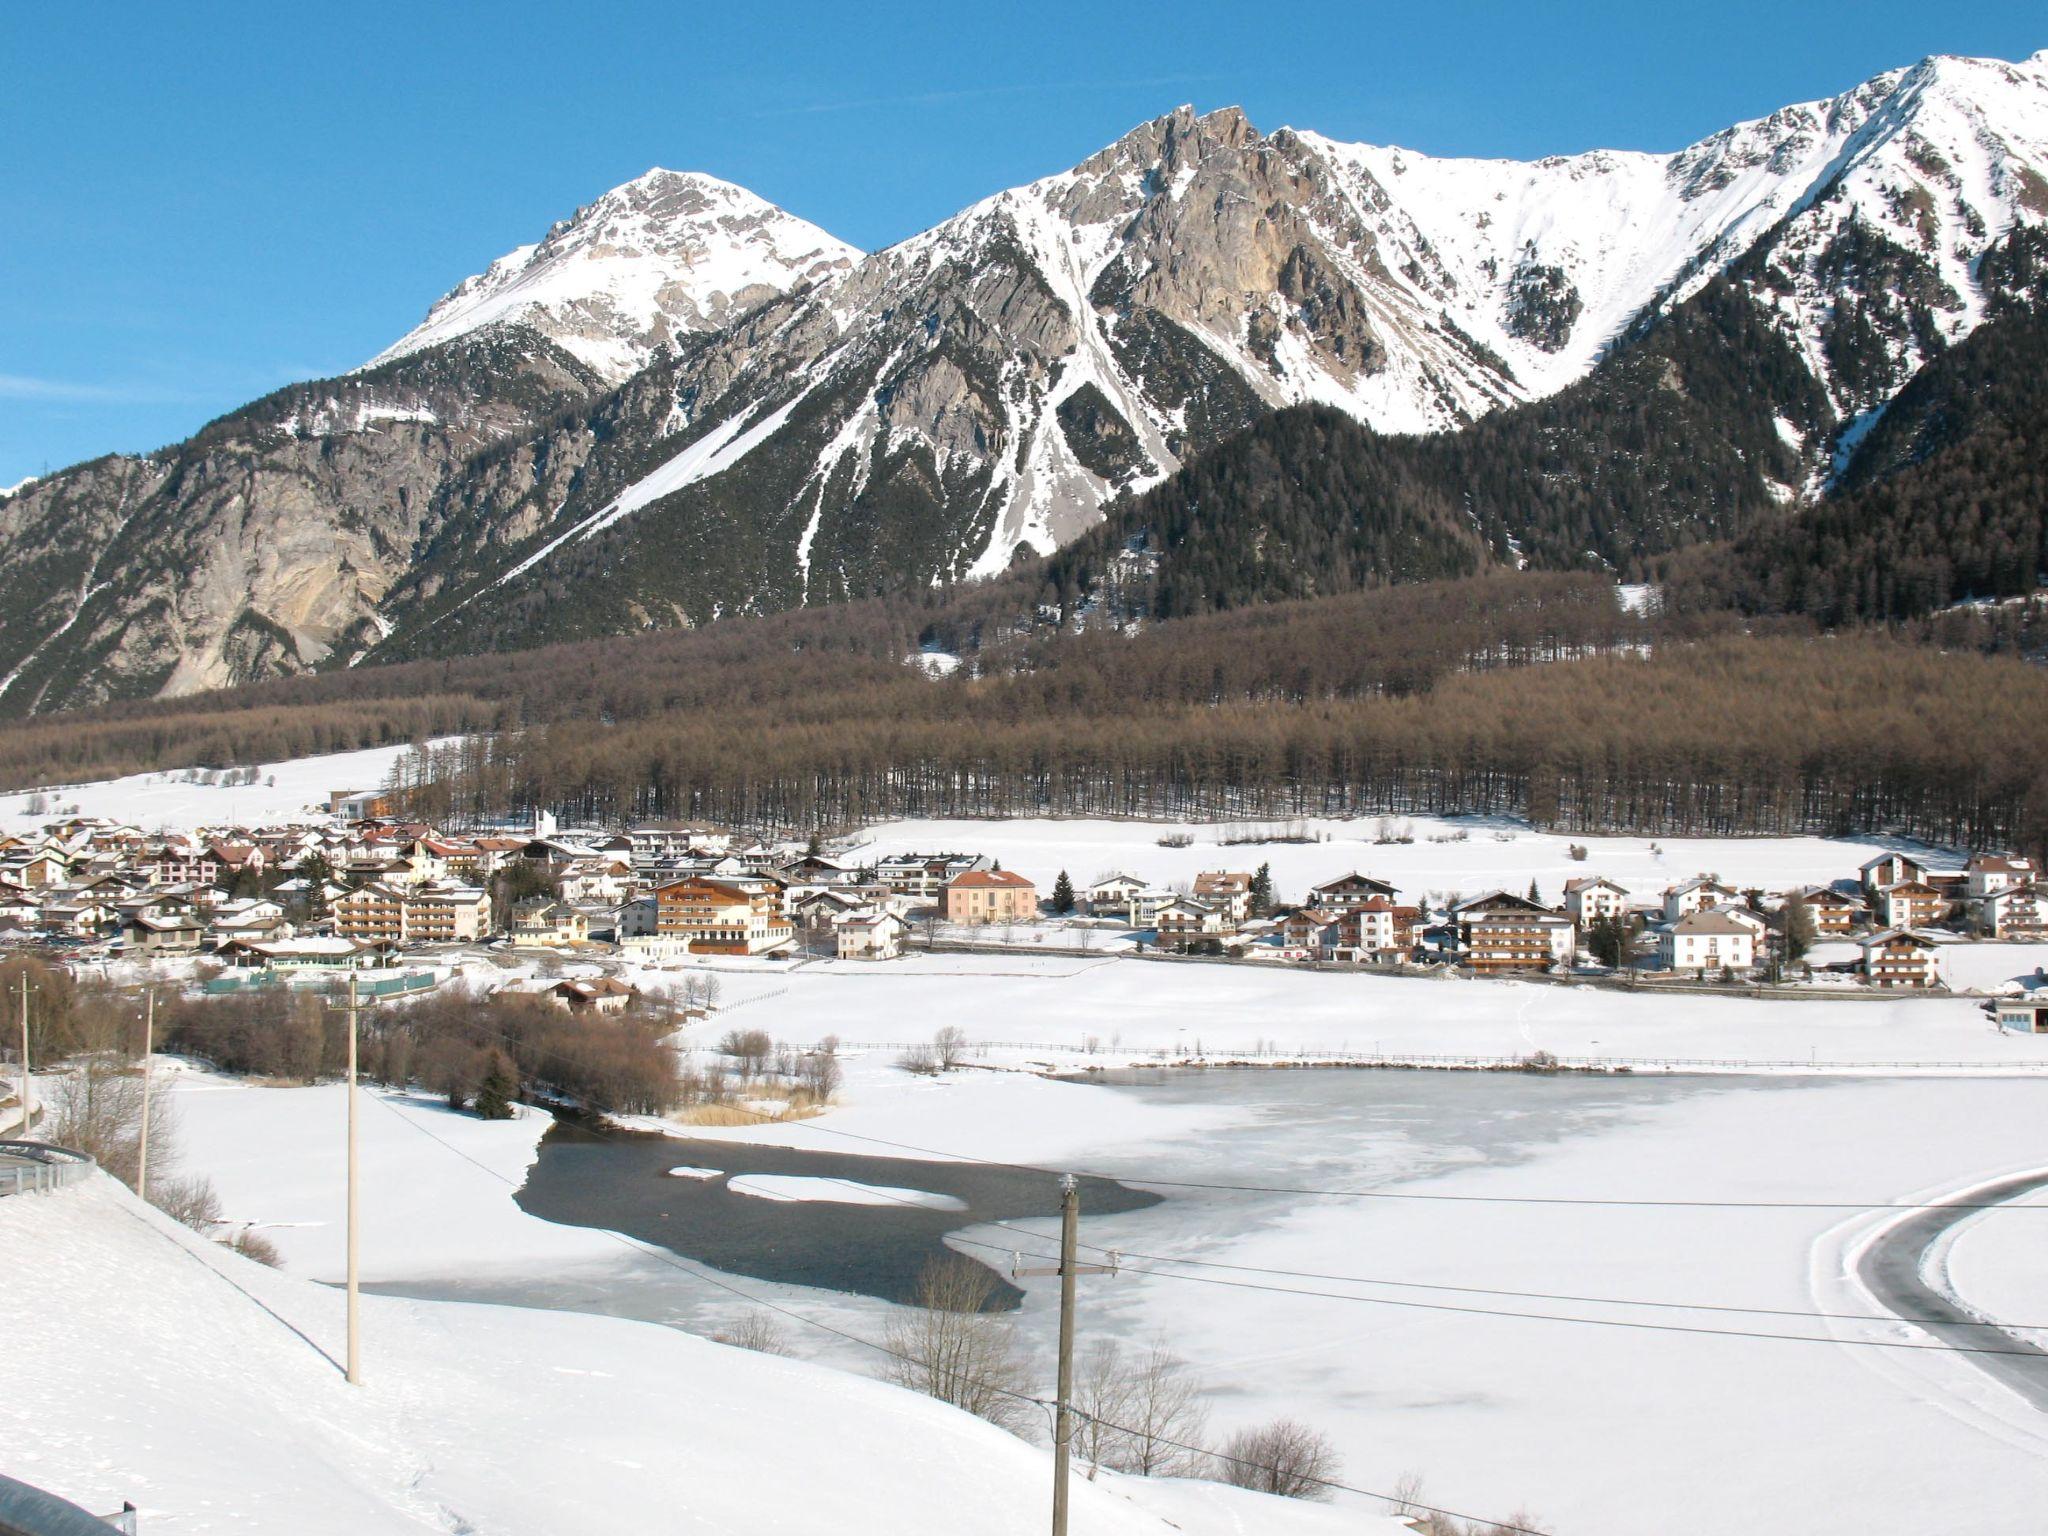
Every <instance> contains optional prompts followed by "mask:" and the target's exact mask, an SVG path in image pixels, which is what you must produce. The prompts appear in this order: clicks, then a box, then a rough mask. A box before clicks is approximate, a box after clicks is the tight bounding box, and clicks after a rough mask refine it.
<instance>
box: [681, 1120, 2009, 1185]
mask: <svg viewBox="0 0 2048 1536" xmlns="http://www.w3.org/2000/svg"><path fill="white" fill-rule="evenodd" d="M723 1107H725V1108H729V1109H733V1110H736V1111H738V1112H739V1113H740V1114H743V1115H752V1116H753V1117H754V1118H756V1119H757V1120H759V1121H761V1122H762V1123H763V1124H765V1125H787V1126H793V1127H795V1128H797V1129H800V1130H805V1131H810V1132H812V1133H813V1134H815V1135H819V1136H838V1137H841V1138H843V1139H845V1140H848V1141H860V1142H866V1143H868V1144H869V1145H871V1146H878V1147H889V1148H891V1149H893V1150H895V1151H899V1152H915V1153H917V1154H919V1155H920V1156H921V1157H928V1158H929V1157H935V1158H941V1159H944V1160H946V1161H948V1162H956V1163H971V1164H974V1165H976V1166H979V1167H983V1168H1004V1169H1008V1170H1010V1171H1012V1172H1016V1173H1039V1174H1044V1175H1045V1176H1046V1177H1047V1178H1050V1179H1057V1178H1059V1177H1061V1176H1062V1175H1064V1174H1066V1173H1068V1172H1071V1173H1073V1174H1074V1175H1075V1176H1076V1177H1077V1178H1084V1179H1101V1180H1104V1181H1105V1182H1108V1183H1112V1184H1142V1185H1147V1186H1150V1187H1153V1188H1158V1189H1200V1190H1211V1191H1216V1192H1221V1193H1233V1194H1247V1195H1304V1196H1315V1197H1319V1198H1323V1199H1352V1200H1415V1201H1445V1202H1450V1203H1454V1204H1471V1205H1587V1206H1620V1207H1643V1208H1646V1209H1681V1210H1683V1209H1697V1210H1736V1211H2008V1210H2019V1211H2039V1212H2048V1205H2043V1206H2026V1205H2015V1204H2013V1203H2012V1202H2010V1201H2004V1200H1985V1201H1967V1200H1928V1201H1910V1200H1891V1201H1885V1200H1877V1201H1870V1200H1665V1199H1651V1198H1623V1197H1607V1196H1592V1195H1583V1196H1581V1195H1459V1194H1444V1193H1441V1192H1437V1191H1424V1190H1397V1189H1308V1188H1301V1187H1298V1186H1293V1185H1284V1184H1223V1183H1211V1182H1204V1181H1199V1180H1193V1179H1160V1178H1154V1177H1152V1176H1151V1175H1150V1174H1145V1173H1106V1172H1104V1171H1102V1170H1100V1169H1093V1168H1075V1169H1063V1168H1048V1167H1045V1166H1044V1165H1042V1164H1038V1163H1013V1162H1006V1161H1004V1160H1002V1159H1001V1158H991V1157H977V1156H975V1155H974V1154H973V1153H969V1152H949V1151H946V1150H945V1149H943V1148H940V1147H924V1146H919V1145H917V1144H916V1143H915V1142H907V1141H891V1140H889V1139H888V1138H886V1137H882V1136H869V1135H864V1134H862V1133H861V1132H858V1131H848V1130H842V1129H839V1128H838V1127H836V1126H829V1125H819V1124H817V1123H816V1122H815V1121H811V1120H784V1119H779V1118H778V1117H776V1116H774V1115H770V1114H765V1113H763V1112H762V1111H760V1110H756V1109H747V1108H745V1107H743V1106H741V1105H737V1104H734V1105H726V1106H723ZM707 1139H709V1140H714V1141H715V1140H717V1139H718V1138H716V1137H711V1138H707Z"/></svg>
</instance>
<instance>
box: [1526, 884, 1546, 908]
mask: <svg viewBox="0 0 2048 1536" xmlns="http://www.w3.org/2000/svg"><path fill="white" fill-rule="evenodd" d="M1529 899H1530V900H1531V901H1533V902H1535V903H1536V904H1537V905H1538V906H1541V905H1542V904H1543V895H1542V893H1541V892H1540V891H1538V890H1537V889H1536V882H1535V881H1534V880H1531V881H1530V882H1529Z"/></svg>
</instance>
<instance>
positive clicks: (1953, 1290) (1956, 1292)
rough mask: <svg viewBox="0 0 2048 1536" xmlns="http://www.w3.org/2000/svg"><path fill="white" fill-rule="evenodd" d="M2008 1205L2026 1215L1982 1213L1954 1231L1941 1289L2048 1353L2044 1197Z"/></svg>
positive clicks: (2047, 1159) (2047, 1202)
mask: <svg viewBox="0 0 2048 1536" xmlns="http://www.w3.org/2000/svg"><path fill="white" fill-rule="evenodd" d="M2042 1161H2043V1162H2044V1163H2048V1156H2044V1157H2043V1159H2042ZM2012 1204H2013V1205H2014V1206H2016V1207H2023V1208H2024V1209H2025V1210H2026V1212H2027V1214H2025V1215H2012V1214H2008V1213H2007V1212H2005V1211H2003V1210H1997V1211H1985V1212H1982V1213H1980V1214H1978V1215H1976V1216H1973V1217H1971V1218H1969V1219H1968V1220H1966V1221H1964V1222H1962V1223H1960V1224H1959V1225H1958V1226H1957V1227H1956V1228H1955V1229H1954V1231H1953V1233H1952V1235H1951V1238H1950V1240H1949V1242H1948V1243H1947V1244H1946V1245H1945V1247H1944V1248H1943V1250H1942V1253H1941V1268H1942V1274H1941V1278H1942V1279H1943V1280H1944V1281H1945V1282H1946V1283H1945V1284H1944V1286H1943V1289H1945V1290H1946V1291H1947V1292H1948V1293H1949V1294H1950V1295H1951V1296H1953V1297H1954V1298H1955V1299H1956V1300H1957V1301H1959V1302H1961V1303H1962V1304H1963V1306H1965V1307H1966V1308H1968V1309H1969V1310H1970V1311H1972V1312H1974V1313H1976V1314H1977V1315H1978V1316H1979V1317H1984V1318H1991V1319H1994V1320H1996V1321H1998V1322H2000V1323H2005V1324H2009V1325H2013V1326H2014V1327H2015V1328H2016V1330H2017V1331H2018V1333H2019V1336H2020V1337H2021V1338H2023V1339H2026V1340H2029V1341H2030V1342H2032V1343H2035V1344H2038V1345H2041V1346H2042V1347H2044V1348H2048V1192H2037V1193H2035V1194H2032V1195H2024V1196H2022V1197H2020V1198H2019V1199H2017V1200H2015V1201H2013V1202H2012ZM2028 1325H2031V1326H2028Z"/></svg>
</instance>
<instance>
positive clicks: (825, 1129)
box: [470, 1024, 2048, 1213]
mask: <svg viewBox="0 0 2048 1536" xmlns="http://www.w3.org/2000/svg"><path fill="white" fill-rule="evenodd" d="M470 1027H471V1028H473V1029H475V1030H476V1031H477V1032H478V1033H481V1034H487V1035H490V1036H492V1037H494V1038H496V1039H498V1040H500V1041H503V1042H506V1043H508V1044H513V1045H517V1046H519V1047H520V1048H521V1049H523V1050H529V1051H533V1052H534V1053H536V1054H538V1055H543V1056H551V1057H553V1058H554V1059H555V1060H557V1061H569V1060H571V1059H572V1058H570V1057H569V1056H568V1055H566V1054H565V1053H563V1052H561V1051H556V1050H552V1049H550V1048H548V1047H546V1046H543V1045H539V1044H537V1043H535V1042H533V1041H531V1040H527V1039H523V1038H522V1037H519V1036H516V1035H513V1034H512V1033H511V1032H509V1031H507V1030H502V1029H496V1028H493V1027H491V1026H490V1025H486V1024H472V1025H471V1026H470ZM703 1048H704V1047H692V1049H703ZM720 1107H721V1108H724V1109H729V1110H732V1111H734V1112H736V1113H738V1114H742V1115H749V1116H752V1117H753V1118H754V1119H755V1120H757V1121H759V1122H760V1123H762V1124H764V1125H786V1126H793V1127H795V1128H797V1129H800V1130H805V1131H809V1132H811V1133H812V1134H813V1135H818V1136H837V1137H839V1138H841V1139H842V1140H846V1141H858V1142H864V1143H866V1144H868V1145H870V1146H877V1147H888V1148H890V1149H891V1150H893V1151H898V1152H915V1153H917V1154H918V1155H919V1156H920V1157H926V1158H934V1157H935V1158H941V1159H944V1160H946V1161H948V1162H957V1163H970V1164H973V1165H975V1166H977V1167H982V1168H1003V1169H1008V1170H1010V1171H1011V1172H1015V1173H1036V1174H1042V1175H1044V1176H1045V1177H1046V1178H1049V1179H1058V1178H1063V1177H1065V1176H1066V1175H1067V1174H1069V1173H1072V1174H1073V1175H1074V1176H1075V1177H1077V1178H1084V1179H1100V1180H1103V1181H1105V1182H1108V1183H1113V1184H1142V1185H1146V1186H1149V1187H1152V1188H1157V1189H1198V1190H1207V1191H1211V1192H1215V1193H1223V1194H1247V1195H1299V1196H1307V1197H1314V1198H1318V1199H1331V1200H1338V1199H1345V1200H1406V1201H1418V1202H1425V1203H1428V1202H1443V1203H1449V1204H1458V1205H1565V1206H1611V1207H1618V1208H1624V1209H1628V1208H1640V1209H1646V1210H1732V1211H2033V1212H2043V1213H2048V1205H2040V1206H2028V1205H2018V1204H2015V1203H2014V1202H2012V1201H2008V1200H1985V1201H1968V1200H1928V1201H1911V1200H1874V1201H1873V1200H1673V1199H1660V1198H1651V1197H1622V1196H1596V1195H1478V1194H1469V1195H1468V1194H1448V1193H1444V1192H1442V1191H1435V1190H1406V1189H1313V1188H1305V1187H1301V1186H1297V1185H1286V1184H1227V1183H1219V1182H1211V1181H1203V1180H1194V1179H1162V1178H1154V1177H1152V1176H1150V1175H1148V1174H1144V1173H1106V1172H1103V1171H1101V1170H1099V1169H1090V1168H1072V1169H1068V1168H1049V1167H1046V1166H1044V1165H1043V1164H1039V1163H1017V1162H1007V1161H1004V1160H1003V1159H1001V1158H991V1157H979V1156H976V1155H975V1154H973V1153H970V1152H950V1151H947V1150H945V1149H944V1148H941V1147H926V1146H920V1145H918V1144H917V1143H915V1142H907V1141H892V1140H890V1139H888V1138H887V1137H883V1136H871V1135H866V1134H863V1133H862V1132H859V1131H848V1130H843V1129H841V1128H839V1127H837V1126H829V1125H819V1124H817V1123H816V1122H815V1121H811V1120H787V1119H782V1118H780V1117H778V1116H775V1115H771V1114H767V1113H764V1112H763V1111H761V1110H757V1109H748V1108H747V1107H745V1106H744V1105H739V1104H728V1105H722V1106H720ZM700 1139H708V1140H714V1141H715V1140H717V1139H718V1138H717V1137H709V1138H700Z"/></svg>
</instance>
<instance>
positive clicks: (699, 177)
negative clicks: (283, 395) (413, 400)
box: [368, 166, 860, 383]
mask: <svg viewBox="0 0 2048 1536" xmlns="http://www.w3.org/2000/svg"><path fill="white" fill-rule="evenodd" d="M859 255H860V253H859V252H858V251H856V250H855V249H854V248H853V247H851V246H849V245H847V244H846V243H845V242H844V241H840V240H835V239H834V238H833V237H832V236H830V235H828V234H826V233H825V232H824V231H823V230H821V229H819V228H818V227H817V226H816V225H813V224H809V223H807V222H805V221H804V220H802V219H799V218H797V217H796V216H795V215H793V214H790V213H786V212H784V211H783V210H782V209H780V208H778V207H776V206H775V205H774V204H772V203H770V202H767V201H765V200H764V199H762V198H760V197H757V196H755V195H754V194H753V193H752V192H749V191H747V190H746V188H744V187H739V186H735V185H733V183H731V182H729V181H721V180H720V179H719V178H717V177H715V176H707V175H705V174H703V173H702V172H697V171H671V170H667V169H664V168H662V167H659V166H657V167H656V168H654V169H653V170H650V171H647V172H645V173H644V174H642V175H640V176H636V177H635V178H634V179H633V180H631V181H629V182H625V183H623V184H622V185H620V186H617V187H614V188H612V189H611V190H610V191H609V192H606V193H605V194H604V195H603V196H602V197H599V198H597V199H596V200H595V201H593V202H591V203H589V204H586V205H585V206H584V207H582V208H579V209H577V210H576V212H575V213H574V214H572V215H571V216H570V217H568V218H566V219H563V220H561V221H559V222H558V223H556V224H554V225H553V226H552V227H551V228H550V229H549V230H548V232H547V234H546V236H545V237H543V238H542V239H541V240H540V241H539V242H538V243H536V244H534V245H525V246H520V247H519V248H518V249H517V250H514V251H512V252H510V253H509V254H507V255H505V256H503V257H500V258H499V259H498V260H497V261H495V262H493V263H492V264H491V266H490V267H489V268H488V269H487V270H485V271H483V272H481V273H479V274H477V275H476V276H474V277H471V278H468V279H466V280H464V281H463V282H462V283H461V284H459V285H458V286H457V287H456V288H455V289H454V290H453V291H451V292H450V293H448V294H447V295H446V296H445V297H443V298H442V299H441V300H440V301H439V302H438V303H436V304H435V305H434V307H433V308H432V309H430V310H429V311H428V312H427V318H426V319H425V320H424V321H422V322H421V323H420V324H419V325H418V326H416V327H415V328H414V329H413V330H411V331H409V332H407V333H406V335H404V336H403V337H401V338H400V339H399V340H398V341H397V342H395V343H394V344H393V345H392V346H390V347H388V348H386V349H385V350H384V351H383V352H381V353H379V354H378V355H377V357H375V358H374V359H372V360H371V363H370V364H369V365H368V366H373V367H374V366H376V365H377V364H379V363H383V362H387V361H389V360H390V359H392V358H395V357H403V356H405V355H407V354H409V353H412V352H417V351H420V350H421V349H423V348H426V347H431V346H436V345H439V344H440V343H442V342H445V341H449V340H452V339H454V338H455V337H457V336H461V335H464V334H467V333H469V332H472V331H476V330H479V329H482V328H487V327H495V326H508V325H525V326H529V327H531V328H532V329H534V330H536V331H538V332H540V333H541V334H542V335H543V336H546V337H547V338H548V339H549V340H551V341H553V342H555V343H557V344H558V345H560V346H561V347H562V348H563V349H564V350H565V351H567V352H569V353H570V354H571V355H572V356H574V357H576V358H577V359H578V360H579V361H580V362H582V363H584V364H585V365H586V366H588V367H589V368H591V369H592V370H593V371H594V372H595V373H596V374H597V375H598V376H599V377H600V378H602V379H604V380H605V381H607V382H610V383H617V382H619V381H621V380H623V379H625V378H627V377H629V376H630V375H631V374H634V373H636V372H638V371H639V370H640V369H641V368H643V367H645V366H646V365H647V363H648V362H649V361H650V360H651V359H652V358H653V357H654V356H656V355H657V354H658V353H660V352H663V351H665V350H667V349H669V348H670V347H671V346H672V345H673V344H674V342H675V340H676V339H677V338H678V337H680V336H683V335H687V334H690V333H693V332H701V331H706V330H713V329H716V328H718V327H719V326H722V325H724V324H725V323H727V322H728V321H729V320H731V319H733V318H735V317H736V316H737V315H739V314H740V313H742V312H743V311H745V310H747V309H749V308H751V307H753V306H754V305H756V304H759V303H761V302H763V301H764V300H766V299H769V298H773V297H774V296H775V295H777V294H779V293H786V292H788V291H790V290H791V289H794V288H800V287H804V286H808V285H810V284H814V283H817V282H821V281H825V280H828V279H830V278H833V277H835V276H837V275H838V274H840V273H843V272H844V271H846V270H847V269H848V268H849V267H851V266H852V265H853V263H854V262H855V261H857V260H858V259H859Z"/></svg>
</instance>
